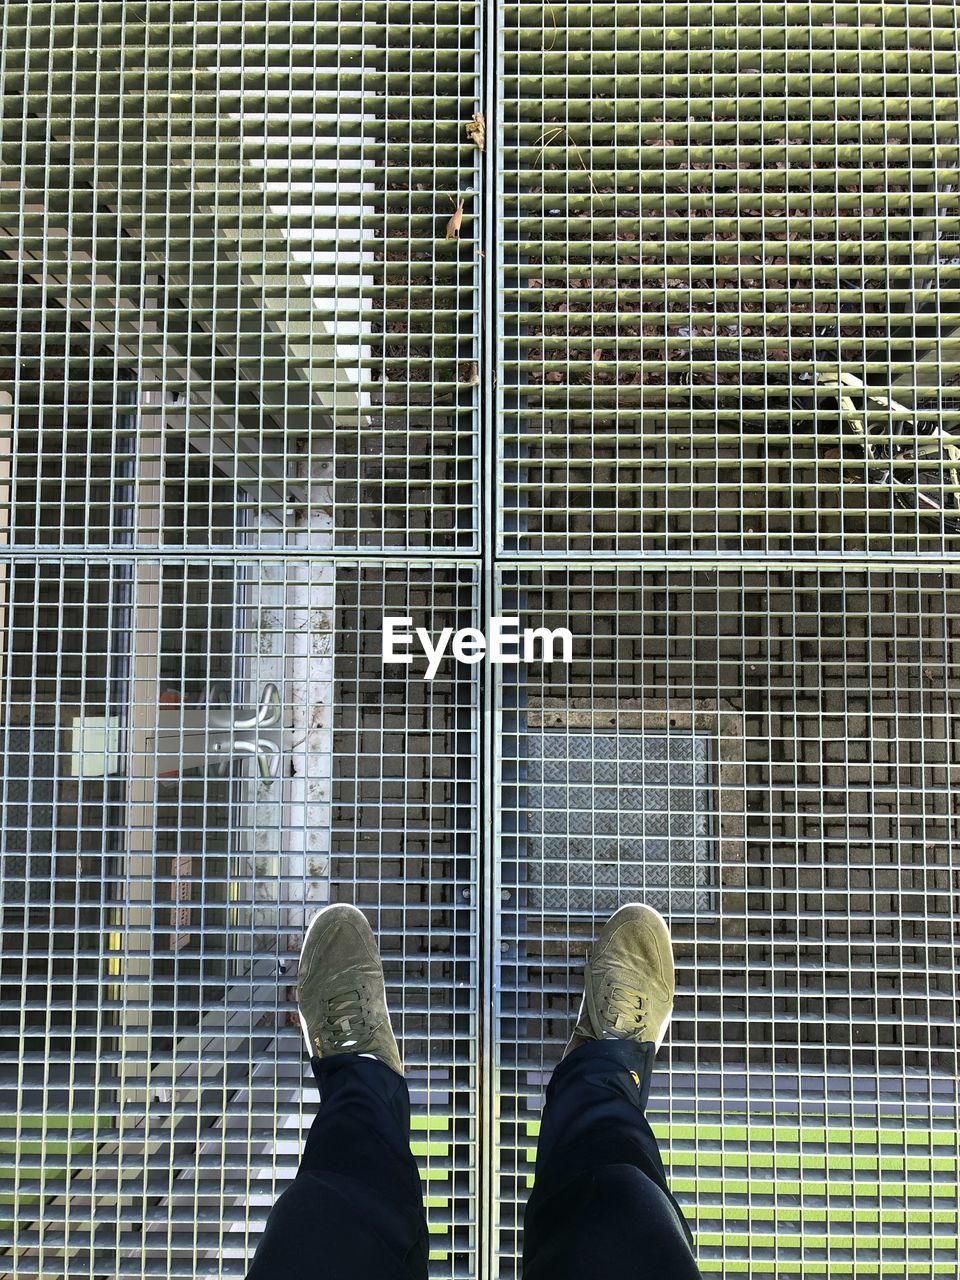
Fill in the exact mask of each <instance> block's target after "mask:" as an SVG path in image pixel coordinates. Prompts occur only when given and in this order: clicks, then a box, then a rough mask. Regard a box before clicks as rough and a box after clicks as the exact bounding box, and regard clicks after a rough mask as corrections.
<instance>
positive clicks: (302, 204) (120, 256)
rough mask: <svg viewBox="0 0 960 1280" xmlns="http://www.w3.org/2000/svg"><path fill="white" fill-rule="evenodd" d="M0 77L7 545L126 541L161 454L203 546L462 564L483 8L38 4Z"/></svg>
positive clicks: (20, 8)
mask: <svg viewBox="0 0 960 1280" xmlns="http://www.w3.org/2000/svg"><path fill="white" fill-rule="evenodd" d="M3 60H4V65H3V71H4V84H5V91H4V104H3V112H4V129H3V137H2V143H0V157H2V163H3V167H4V173H5V175H6V179H7V180H5V181H4V182H3V183H2V184H0V227H2V234H3V237H4V242H5V243H4V251H3V253H2V254H0V306H2V308H3V310H4V311H5V312H7V313H8V314H9V315H10V316H11V317H13V316H16V317H17V319H16V321H15V322H14V323H11V324H10V325H9V329H10V330H11V332H10V334H9V342H8V339H7V337H6V336H4V340H3V356H2V366H0V367H2V368H3V372H4V375H5V376H4V381H7V380H9V383H10V385H11V386H12V387H13V388H14V395H15V401H16V404H17V406H18V413H17V416H16V422H15V425H14V430H13V443H14V449H13V453H14V466H13V475H12V477H11V501H12V503H13V504H14V506H16V507H18V509H19V510H20V513H21V518H20V520H19V521H18V529H17V533H16V540H17V544H18V545H19V546H21V547H22V548H24V549H27V548H30V547H38V546H50V545H60V544H61V542H63V543H67V544H71V545H82V546H90V547H103V546H105V545H107V546H109V545H126V544H129V542H130V540H131V534H130V528H131V525H135V524H136V519H135V507H136V505H137V503H138V498H137V496H136V493H135V492H134V489H133V487H132V484H131V475H132V472H133V470H134V464H135V460H136V458H137V456H138V455H139V454H140V453H141V452H142V451H143V450H144V449H148V450H149V449H151V448H154V449H156V451H157V452H158V453H159V454H160V456H161V458H162V465H161V466H160V467H159V469H158V475H157V476H156V483H157V485H158V486H159V488H160V490H161V495H162V496H161V499H160V500H161V502H162V503H164V504H172V505H174V506H175V505H177V504H178V503H179V502H180V501H181V495H182V491H183V489H184V487H186V488H187V489H188V491H189V498H190V501H191V502H192V505H193V506H194V507H195V508H202V510H203V517H202V519H201V520H199V521H198V523H197V525H196V527H195V529H194V536H193V538H192V539H191V541H192V542H193V544H194V545H197V546H202V545H205V546H221V547H222V546H224V545H227V546H238V545H246V546H249V545H261V544H263V542H264V538H263V533H264V526H267V527H268V529H269V528H270V527H272V525H273V524H275V523H279V524H280V525H281V526H282V527H286V528H289V529H291V530H292V531H296V530H298V529H300V528H301V527H302V526H303V525H304V523H306V521H305V518H304V513H305V512H308V513H310V514H311V515H312V517H313V520H312V524H313V526H314V527H315V528H317V529H318V530H319V532H318V535H317V539H316V543H315V545H317V546H318V547H322V546H324V545H325V537H326V536H327V535H329V536H330V537H332V539H333V541H334V542H335V544H336V545H337V546H338V547H339V548H365V549H377V548H381V547H382V548H394V549H398V548H403V547H411V548H414V547H415V548H435V549H442V550H443V551H445V552H446V551H450V550H452V549H462V550H466V551H469V550H474V551H475V550H476V544H477V538H478V532H477V523H478V522H477V518H476V488H477V483H478V481H477V469H478V461H477V456H478V445H477V435H478V432H477V400H478V392H477V389H476V384H477V381H478V379H477V376H476V373H475V370H476V360H477V344H478V340H479V338H478V320H477V316H478V264H479V261H480V259H479V256H478V254H477V235H478V230H477V229H478V210H477V207H476V205H477V200H476V196H477V190H478V177H477V174H478V155H479V153H478V151H477V149H476V147H475V146H474V144H473V143H472V142H471V141H470V139H469V138H468V137H467V136H466V135H465V133H464V127H463V126H464V121H468V120H469V119H470V118H471V115H472V113H473V112H474V111H475V109H476V97H477V92H478V75H479V30H478V17H477V9H476V6H475V5H474V4H472V3H471V4H465V3H459V2H457V3H439V4H434V3H426V2H425V0H424V2H417V0H405V2H399V0H384V2H382V3H366V2H365V0H342V2H338V3H324V2H323V0H290V2H287V0H284V3H277V2H276V0H237V2H235V3H222V2H219V0H218V2H214V0H211V2H209V3H207V2H205V0H164V2H163V3H158V2H157V0H150V3H148V4H145V5H135V4H125V3H116V2H111V0H108V2H106V3H102V4H100V3H75V4H54V3H34V2H33V0H30V2H29V3H24V4H17V5H7V6H5V8H4V11H3ZM459 199H462V201H463V211H462V220H461V224H460V235H459V238H458V239H455V238H452V239H448V238H447V237H446V229H447V226H448V223H449V220H450V217H451V215H452V214H453V212H454V210H455V208H456V206H457V202H458V200H459ZM6 328H7V326H6V325H5V326H4V329H6ZM14 330H15V331H16V332H15V335H14V333H13V332H12V331H14ZM128 382H133V383H135V384H137V386H136V387H135V388H134V402H136V401H137V399H138V398H139V399H140V402H141V403H142V402H143V401H142V394H143V392H144V390H149V391H150V392H151V393H152V394H154V395H155V396H156V400H155V403H156V404H157V405H158V406H162V414H161V413H158V414H157V415H154V416H150V417H139V418H134V419H129V418H126V417H125V416H124V408H125V406H126V404H128V403H129V401H128V399H127V397H126V396H124V395H123V391H124V388H125V384H126V383H128ZM137 390H139V397H138V395H137ZM158 442H159V445H158ZM204 455H206V456H207V457H208V458H209V459H210V460H211V463H210V465H211V466H213V467H216V468H217V469H219V471H220V472H221V473H222V474H225V475H226V476H227V477H228V483H227V484H226V485H224V484H221V485H220V488H219V492H218V493H216V494H215V493H214V492H212V490H211V485H210V476H209V473H208V472H207V473H205V471H204V467H203V465H202V458H203V456H204ZM91 504H92V505H96V506H97V507H98V508H99V511H98V519H97V520H96V521H94V522H90V523H87V522H86V521H85V520H84V508H85V506H88V505H91ZM159 536H160V540H161V541H162V543H163V545H164V546H165V547H167V548H170V549H176V548H177V547H179V546H181V545H183V534H182V530H180V529H179V528H178V525H177V522H176V520H173V521H172V523H170V522H168V521H166V520H165V521H163V522H162V527H161V529H160V531H159ZM267 545H269V539H268V540H267Z"/></svg>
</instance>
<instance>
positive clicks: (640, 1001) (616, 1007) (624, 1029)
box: [607, 982, 646, 1037]
mask: <svg viewBox="0 0 960 1280" xmlns="http://www.w3.org/2000/svg"><path fill="white" fill-rule="evenodd" d="M607 1008H608V1010H609V1013H610V1015H611V1016H612V1021H613V1026H614V1028H615V1032H616V1034H617V1035H618V1036H621V1035H627V1036H630V1037H635V1036H638V1035H642V1033H643V1030H644V1026H645V1024H646V1010H645V1008H644V996H643V992H642V991H639V990H638V989H637V988H636V987H631V986H629V985H628V984H627V983H624V982H611V984H610V987H609V989H608V992H607Z"/></svg>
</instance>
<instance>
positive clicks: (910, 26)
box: [498, 3, 960, 557]
mask: <svg viewBox="0 0 960 1280" xmlns="http://www.w3.org/2000/svg"><path fill="white" fill-rule="evenodd" d="M500 13H501V17H502V26H501V33H500V40H501V58H502V68H501V77H502V92H503V102H502V117H503V123H502V171H501V174H500V181H501V186H502V201H503V204H502V215H503V238H504V243H503V246H502V250H501V256H500V261H501V263H502V277H501V279H500V281H499V289H498V305H499V307H500V309H501V311H502V313H503V326H504V327H503V349H502V351H501V353H500V361H499V371H498V372H499V381H500V385H501V387H502V388H503V391H502V399H503V419H502V430H501V433H500V436H499V440H498V467H499V476H500V481H501V484H502V503H501V508H500V511H499V513H498V539H499V545H500V546H501V548H502V549H503V550H505V551H507V552H516V553H519V554H522V555H529V556H536V555H549V556H556V557H560V556H563V555H564V554H571V553H573V554H577V555H586V554H591V553H593V554H597V555H603V554H610V553H623V552H635V553H640V552H644V553H659V552H694V553H704V554H711V553H718V552H720V553H731V554H735V553H741V552H742V553H760V552H776V553H789V552H795V551H804V552H813V551H830V552H834V553H839V552H844V553H850V552H868V551H869V552H881V551H882V552H886V553H904V554H909V553H917V552H940V551H943V550H944V549H946V548H954V547H955V540H956V534H957V532H958V530H960V523H958V515H960V487H958V481H960V471H957V469H956V468H957V462H958V458H960V455H958V453H957V447H956V445H955V443H954V437H955V435H956V433H957V427H958V419H957V399H956V394H955V388H956V385H957V376H958V367H957V353H958V347H957V331H958V323H957V320H958V312H957V296H958V295H957V293H956V288H957V281H958V276H957V269H958V266H960V258H958V256H957V253H956V244H955V241H956V238H957V231H958V210H957V202H956V191H957V164H958V148H957V143H958V100H960V95H958V65H960V64H958V34H957V33H958V24H957V21H956V9H955V6H953V5H952V4H923V5H910V6H907V7H904V8H898V9H895V10H894V9H890V8H889V7H888V6H883V5H874V4H857V5H853V4H842V3H838V4H823V5H821V4H811V5H806V6H799V7H794V8H788V9H787V10H782V9H777V8H770V7H768V6H762V5H742V4H741V5H732V4H729V5H727V4H697V5H693V6H688V5H680V4H665V5H661V4H649V5H648V4H609V3H596V4H593V3H557V4H550V5H549V6H547V7H546V8H544V7H543V6H542V5H538V4H531V3H519V4H511V3H504V4H502V5H501V6H500Z"/></svg>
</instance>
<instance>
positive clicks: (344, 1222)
mask: <svg viewBox="0 0 960 1280" xmlns="http://www.w3.org/2000/svg"><path fill="white" fill-rule="evenodd" d="M311 1066H312V1067H313V1073H314V1075H315V1076H316V1079H317V1084H318V1085H319V1086H320V1109H319V1111H318V1112H317V1118H316V1119H315V1120H314V1122H313V1125H312V1126H311V1129H310V1133H309V1136H308V1137H307V1142H306V1146H305V1147H304V1151H303V1159H302V1161H301V1162H300V1168H299V1169H298V1171H297V1176H296V1178H295V1180H294V1181H293V1183H292V1184H291V1185H290V1186H289V1187H288V1188H287V1189H286V1191H284V1193H283V1195H282V1196H281V1197H280V1199H279V1200H278V1201H277V1203H276V1204H275V1205H274V1207H273V1209H272V1210H271V1212H270V1216H269V1218H268V1219H267V1225H266V1227H265V1228H264V1232H263V1238H262V1239H261V1241H260V1244H259V1246H258V1248H257V1252H256V1253H255V1254H254V1258H253V1262H252V1264H251V1267H250V1270H249V1272H248V1273H247V1280H426V1275H427V1257H428V1252H429V1250H428V1244H427V1222H426V1216H425V1214H424V1208H423V1189H422V1185H421V1182H420V1175H419V1173H418V1171H417V1165H416V1161H415V1160H414V1158H413V1156H412V1154H411V1152H410V1095H409V1093H408V1091H407V1085H406V1082H405V1081H404V1079H403V1078H402V1076H398V1075H397V1073H396V1072H395V1071H391V1069H390V1068H389V1067H387V1066H385V1065H384V1064H383V1063H382V1062H379V1061H378V1060H376V1059H375V1058H364V1057H360V1056H359V1055H358V1054H355V1053H338V1054H335V1055H333V1056H332V1057H330V1058H323V1059H319V1058H314V1059H313V1060H312V1061H311Z"/></svg>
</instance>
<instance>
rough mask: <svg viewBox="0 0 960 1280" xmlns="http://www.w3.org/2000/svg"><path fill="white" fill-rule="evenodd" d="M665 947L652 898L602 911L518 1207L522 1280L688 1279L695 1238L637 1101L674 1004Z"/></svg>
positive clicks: (693, 1278) (693, 1276) (693, 1270)
mask: <svg viewBox="0 0 960 1280" xmlns="http://www.w3.org/2000/svg"><path fill="white" fill-rule="evenodd" d="M674 988H675V980H674V968H673V950H672V946H671V942H670V933H669V930H668V929H667V925H666V922H665V921H664V920H663V918H662V917H661V916H660V915H659V913H658V912H656V911H654V910H653V909H652V908H650V907H646V906H642V905H633V906H628V907H622V908H621V909H620V910H619V911H617V912H616V913H615V914H614V915H613V916H612V917H611V918H610V920H608V921H607V923H606V925H604V927H603V929H602V930H601V931H600V935H599V937H598V939H597V944H596V946H595V948H594V951H593V955H592V956H591V957H590V960H589V961H588V962H587V967H586V972H585V974H584V994H583V1003H582V1005H581V1008H580V1014H579V1017H578V1019H577V1024H576V1026H575V1027H574V1031H573V1035H572V1036H571V1038H570V1042H569V1044H568V1045H567V1048H566V1051H565V1053H564V1058H563V1061H562V1062H561V1063H560V1065H559V1066H558V1067H557V1069H556V1070H555V1071H554V1073H553V1078H552V1079H551V1081H550V1085H549V1087H548V1089H547V1105H546V1107H545V1108H544V1113H543V1121H542V1127H541V1131H540V1141H539V1144H538V1147H537V1165H536V1178H535V1182H534V1188H533V1193H532V1194H531V1196H530V1200H529V1201H528V1203H527V1208H526V1213H525V1215H524V1229H523V1231H524V1244H523V1275H524V1280H609V1277H610V1276H611V1275H616V1276H618V1277H623V1278H624V1280H697V1278H698V1277H699V1276H700V1272H699V1270H698V1268H697V1264H696V1262H695V1260H694V1255H693V1236H692V1235H691V1233H690V1229H689V1227H688V1226H687V1224H686V1221H685V1220H684V1217H683V1214H682V1213H681V1211H680V1206H679V1205H678V1204H677V1202H676V1200H675V1199H674V1198H673V1196H672V1195H671V1193H670V1189H669V1187H668V1186H667V1179H666V1174H665V1172H664V1167H663V1161H662V1160H661V1158H660V1152H659V1149H658V1147H657V1140H656V1138H655V1137H654V1134H653V1130H652V1129H651V1128H650V1125H649V1124H648V1122H647V1119H646V1116H645V1114H644V1109H645V1107H646V1103H647V1094H648V1093H649V1089H650V1077H651V1073H652V1071H653V1060H654V1057H655V1056H656V1052H657V1049H659V1047H660V1045H661V1043H662V1041H663V1039H664V1036H665V1035H666V1032H667V1027H668V1025H669V1022H670V1017H671V1014H672V1012H673V996H674Z"/></svg>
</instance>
